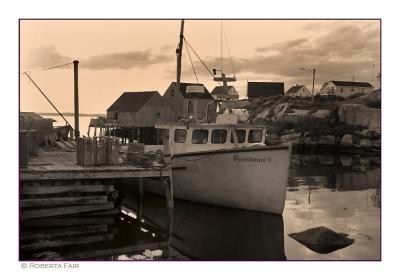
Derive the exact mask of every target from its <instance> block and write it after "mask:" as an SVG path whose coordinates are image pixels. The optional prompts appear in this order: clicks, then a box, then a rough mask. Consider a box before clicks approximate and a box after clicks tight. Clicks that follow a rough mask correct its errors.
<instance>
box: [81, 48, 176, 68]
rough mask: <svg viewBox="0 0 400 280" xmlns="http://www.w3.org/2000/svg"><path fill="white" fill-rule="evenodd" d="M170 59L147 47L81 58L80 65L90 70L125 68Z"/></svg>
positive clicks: (169, 56) (141, 66) (143, 65)
mask: <svg viewBox="0 0 400 280" xmlns="http://www.w3.org/2000/svg"><path fill="white" fill-rule="evenodd" d="M171 60H172V57H171V55H166V54H160V53H156V54H153V51H152V50H150V49H148V50H145V51H131V52H116V53H109V54H102V55H96V56H92V57H90V58H88V59H83V60H82V63H81V67H82V68H86V69H92V70H103V69H122V70H127V69H132V68H145V67H148V66H150V65H154V64H159V63H166V62H170V61H171Z"/></svg>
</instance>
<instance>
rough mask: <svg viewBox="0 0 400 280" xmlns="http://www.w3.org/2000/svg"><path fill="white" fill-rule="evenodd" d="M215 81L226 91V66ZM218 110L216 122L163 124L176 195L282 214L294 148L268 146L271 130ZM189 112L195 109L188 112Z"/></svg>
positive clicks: (192, 199)
mask: <svg viewBox="0 0 400 280" xmlns="http://www.w3.org/2000/svg"><path fill="white" fill-rule="evenodd" d="M183 26H184V22H183V21H182V23H181V33H180V43H179V45H178V49H177V56H178V59H177V61H178V67H177V68H178V71H177V83H176V84H177V89H176V90H177V92H178V90H179V89H180V87H179V84H180V68H181V66H180V57H181V50H182V49H181V48H182V41H183ZM216 71H221V76H220V77H217V76H215V75H214V81H217V82H222V83H223V89H224V91H225V92H227V88H228V84H227V83H228V82H233V81H236V77H228V76H227V75H225V73H224V72H223V71H222V70H215V69H214V74H216ZM228 109H229V110H228V114H219V115H218V116H217V118H216V121H215V123H210V122H208V121H206V122H203V123H199V122H196V121H194V119H193V118H192V117H191V116H190V115H189V116H188V118H187V120H185V121H184V122H181V123H172V124H171V123H170V124H158V125H156V128H158V129H162V130H164V131H165V137H164V139H163V142H164V154H165V155H166V156H168V157H169V159H170V162H171V167H172V180H173V187H174V197H175V198H178V199H184V200H189V201H195V202H202V203H209V204H215V205H220V206H227V207H233V208H240V209H247V210H255V211H261V212H267V213H274V214H282V212H283V209H284V203H285V195H286V185H287V180H288V173H289V161H290V154H291V146H288V145H280V146H267V145H265V142H266V141H265V140H266V128H265V127H263V126H255V125H252V124H249V123H242V124H241V123H240V122H239V119H238V116H237V115H235V114H233V113H232V109H231V108H230V106H229V100H228ZM188 112H189V114H190V110H188Z"/></svg>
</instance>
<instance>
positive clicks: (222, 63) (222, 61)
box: [221, 19, 224, 71]
mask: <svg viewBox="0 0 400 280" xmlns="http://www.w3.org/2000/svg"><path fill="white" fill-rule="evenodd" d="M222 30H223V29H222V19H221V71H224V53H223V49H224V48H223V44H224V40H223V39H222V32H223V31H222Z"/></svg>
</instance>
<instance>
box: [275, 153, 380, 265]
mask: <svg viewBox="0 0 400 280" xmlns="http://www.w3.org/2000/svg"><path fill="white" fill-rule="evenodd" d="M380 178H381V170H380V159H379V158H377V157H350V156H333V155H313V156H301V155H293V157H292V162H291V169H290V177H289V183H288V192H287V195H286V204H285V211H284V213H283V217H284V221H285V245H286V246H285V252H286V255H287V256H288V259H297V260H305V259H329V260H332V259H335V260H337V259H345V260H377V259H380V207H381V183H380V182H381V179H380ZM319 226H326V227H328V228H330V229H333V230H335V231H336V232H343V233H345V234H348V235H349V237H350V238H354V239H355V243H354V244H353V245H351V246H349V247H347V248H345V249H341V250H338V251H335V252H332V253H330V254H327V255H320V254H317V253H315V252H312V251H311V250H309V249H307V248H306V247H304V246H302V245H301V244H299V243H297V242H295V241H293V240H291V238H288V236H287V234H290V233H293V232H300V231H303V230H307V229H309V228H313V227H319Z"/></svg>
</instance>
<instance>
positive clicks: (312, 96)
mask: <svg viewBox="0 0 400 280" xmlns="http://www.w3.org/2000/svg"><path fill="white" fill-rule="evenodd" d="M300 70H305V71H310V72H312V73H313V77H312V91H311V103H313V102H314V85H315V68H314V69H306V68H303V67H301V68H300Z"/></svg>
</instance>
